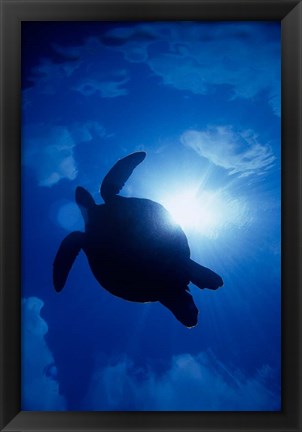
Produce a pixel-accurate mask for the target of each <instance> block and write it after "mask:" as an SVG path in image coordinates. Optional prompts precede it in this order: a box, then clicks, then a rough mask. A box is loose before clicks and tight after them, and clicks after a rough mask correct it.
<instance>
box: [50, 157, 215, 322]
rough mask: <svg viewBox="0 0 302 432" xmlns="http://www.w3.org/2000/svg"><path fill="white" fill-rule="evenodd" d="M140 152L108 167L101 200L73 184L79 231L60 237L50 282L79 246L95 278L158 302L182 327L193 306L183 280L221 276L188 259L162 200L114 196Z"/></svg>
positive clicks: (59, 284) (211, 281) (203, 281)
mask: <svg viewBox="0 0 302 432" xmlns="http://www.w3.org/2000/svg"><path fill="white" fill-rule="evenodd" d="M145 156H146V153H144V152H136V153H133V154H130V155H128V156H126V157H125V158H123V159H121V160H119V161H118V162H117V163H116V164H115V165H114V166H113V167H112V168H111V170H110V171H109V172H108V174H107V175H106V176H105V178H104V180H103V182H102V185H101V189H100V193H101V196H102V197H103V199H104V201H105V204H101V205H97V204H96V203H95V202H94V199H93V198H92V196H91V195H90V193H89V192H88V191H87V190H85V189H84V188H83V187H77V189H76V193H75V199H76V203H77V204H78V206H79V207H80V210H81V213H82V215H83V218H84V220H85V232H79V231H75V232H72V233H70V234H69V235H68V236H67V237H66V238H65V239H64V240H63V241H62V243H61V245H60V247H59V250H58V252H57V255H56V257H55V260H54V267H53V282H54V287H55V290H56V291H57V292H59V291H61V290H62V289H63V287H64V285H65V282H66V279H67V276H68V273H69V271H70V269H71V267H72V264H73V262H74V260H75V258H76V256H77V255H78V253H79V252H80V250H81V249H82V250H83V251H84V252H85V254H86V256H87V258H88V262H89V265H90V268H91V271H92V273H93V274H94V276H95V278H96V280H97V281H98V282H99V283H100V284H101V286H102V287H103V288H105V289H106V290H108V291H109V292H110V293H112V294H114V295H115V296H118V297H121V298H123V299H125V300H130V301H134V302H143V303H145V302H156V301H158V302H160V303H161V304H163V305H164V306H165V307H166V308H168V309H169V310H170V311H171V312H172V313H173V314H174V316H175V317H176V318H177V319H178V320H179V321H180V322H181V323H182V324H184V325H185V326H186V327H194V326H195V325H196V324H197V319H198V309H197V307H196V305H195V303H194V301H193V298H192V295H191V294H190V290H189V287H188V284H189V282H190V281H191V282H192V283H193V284H194V285H196V286H197V287H199V288H209V289H217V288H218V287H220V286H222V285H223V281H222V278H221V277H220V276H219V275H218V274H216V273H214V272H213V271H212V270H210V269H208V268H206V267H203V266H201V265H199V264H197V263H196V262H194V261H193V260H191V259H190V249H189V245H188V241H187V238H186V236H185V233H184V232H183V230H182V229H181V227H180V226H179V225H177V224H176V223H175V222H174V221H173V220H172V218H171V216H170V214H169V213H168V211H167V210H166V209H165V208H164V207H163V206H162V205H160V204H158V203H157V202H154V201H151V200H149V199H142V198H125V197H122V196H119V195H118V193H119V192H120V190H121V189H122V187H123V186H124V184H125V182H126V181H127V179H128V178H129V177H130V175H131V173H132V171H133V170H134V168H135V167H136V166H137V165H138V164H140V163H141V162H142V161H143V160H144V158H145Z"/></svg>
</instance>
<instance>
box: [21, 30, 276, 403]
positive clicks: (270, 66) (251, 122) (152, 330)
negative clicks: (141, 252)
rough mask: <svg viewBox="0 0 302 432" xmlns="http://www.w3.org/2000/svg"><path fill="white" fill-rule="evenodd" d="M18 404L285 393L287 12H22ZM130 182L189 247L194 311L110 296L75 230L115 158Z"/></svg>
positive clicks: (265, 398)
mask: <svg viewBox="0 0 302 432" xmlns="http://www.w3.org/2000/svg"><path fill="white" fill-rule="evenodd" d="M22 43H23V46H22V84H23V93H22V104H23V106H22V119H23V120H22V409H23V410H29V411H30V410H48V411H51V410H55V411H57V410H64V411H65V410H88V411H93V410H99V411H108V410H117V411H121V410H131V411H141V410H151V411H153V410H156V411H158V410H164V411H165V410H172V411H173V410H185V411H242V410H247V411H278V410H280V409H281V384H280V368H281V363H280V362H281V360H280V352H281V351H280V344H281V341H280V294H281V282H280V251H281V245H280V240H281V237H280V217H281V216H280V177H281V161H280V25H279V22H217V23H216V22H211V23H209V22H169V23H165V22H149V23H143V22H141V23H140V22H137V23H122V22H117V23H93V22H90V23H85V22H83V23H80V22H78V23H76V22H75V23H73V22H71V23H64V22H53V23H51V22H49V23H48V22H43V23H38V22H36V23H35V22H25V23H23V24H22ZM140 150H143V151H145V152H146V153H147V156H146V159H145V160H144V161H143V162H142V163H141V164H140V165H139V166H138V167H137V168H136V169H135V171H134V172H133V174H132V176H131V177H130V178H129V180H128V181H127V183H126V184H125V186H124V188H123V190H122V191H121V195H123V196H125V197H130V196H135V197H139V198H149V199H152V200H154V201H157V202H159V203H161V204H163V205H164V206H165V207H166V208H167V209H168V210H169V211H170V212H171V215H172V217H173V218H174V220H175V222H177V223H179V224H180V225H181V226H182V227H183V230H184V231H185V233H186V235H187V238H188V242H189V245H190V249H191V257H192V258H193V259H194V260H195V261H197V262H199V263H200V264H202V265H204V266H207V267H209V268H211V269H212V270H214V271H215V272H217V273H218V274H220V275H221V276H222V277H223V279H224V286H223V287H222V288H220V289H218V290H217V291H210V290H206V289H205V290H200V289H199V288H197V287H196V286H194V285H193V284H190V290H191V293H192V296H193V298H194V301H195V303H196V305H197V307H198V309H199V323H198V325H197V326H196V327H194V328H192V329H188V328H186V327H184V326H183V325H182V324H181V323H180V322H179V321H177V320H176V319H175V317H174V316H173V315H172V313H171V312H170V311H169V310H168V309H166V308H164V307H163V306H162V305H160V304H159V303H148V304H140V303H132V302H127V301H125V300H122V299H120V298H118V297H114V296H113V295H111V294H109V293H108V292H107V291H105V290H104V289H103V288H102V287H101V286H100V285H99V284H98V282H97V281H96V280H95V279H94V277H93V275H92V273H91V270H90V268H89V265H88V262H87V258H86V256H85V255H84V253H83V252H80V254H79V255H78V257H77V258H76V260H75V262H74V265H73V267H72V269H71V271H70V273H69V277H68V279H67V283H66V286H65V288H64V289H63V290H62V292H61V293H56V292H55V290H54V288H53V284H52V266H53V260H54V257H55V255H56V252H57V249H58V247H59V245H60V243H61V241H62V240H63V239H64V237H65V236H66V235H67V234H68V233H70V232H72V231H74V230H84V222H83V219H82V216H81V213H80V211H79V209H78V207H77V206H76V204H75V200H74V193H75V189H76V187H77V186H79V185H80V186H83V187H85V188H86V189H87V190H88V191H89V192H90V193H91V194H92V196H93V198H94V199H95V201H96V202H97V203H98V204H101V203H102V202H103V200H102V198H101V196H100V194H99V187H100V184H101V182H102V179H103V178H104V176H105V174H106V173H107V172H108V170H109V169H110V168H111V167H112V166H113V164H114V163H115V162H116V161H117V160H118V159H120V158H122V157H124V156H126V155H128V154H130V153H132V152H135V151H140Z"/></svg>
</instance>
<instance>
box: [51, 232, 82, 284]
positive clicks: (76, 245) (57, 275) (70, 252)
mask: <svg viewBox="0 0 302 432" xmlns="http://www.w3.org/2000/svg"><path fill="white" fill-rule="evenodd" d="M83 235H84V234H83V233H81V232H80V231H74V232H72V233H70V234H68V236H67V237H65V239H64V240H63V241H62V243H61V245H60V247H59V250H58V252H57V255H56V257H55V260H54V263H53V284H54V288H55V290H56V291H57V292H60V291H62V289H63V288H64V285H65V282H66V279H67V276H68V273H69V271H70V269H71V267H72V264H73V262H74V260H75V259H76V257H77V255H78V254H79V252H80V250H81V248H82V245H83Z"/></svg>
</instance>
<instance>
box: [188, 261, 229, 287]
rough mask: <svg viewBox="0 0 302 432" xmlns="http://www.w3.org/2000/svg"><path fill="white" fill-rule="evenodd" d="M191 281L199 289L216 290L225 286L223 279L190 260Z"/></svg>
mask: <svg viewBox="0 0 302 432" xmlns="http://www.w3.org/2000/svg"><path fill="white" fill-rule="evenodd" d="M189 269H190V280H191V282H192V283H193V284H194V285H196V286H197V287H198V288H201V289H202V288H209V289H212V290H215V289H217V288H219V287H221V286H222V285H223V280H222V278H221V277H220V276H219V275H218V274H217V273H215V272H213V271H212V270H210V269H208V268H207V267H203V266H202V265H200V264H197V263H196V262H195V261H193V260H190V263H189Z"/></svg>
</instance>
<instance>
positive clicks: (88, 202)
mask: <svg viewBox="0 0 302 432" xmlns="http://www.w3.org/2000/svg"><path fill="white" fill-rule="evenodd" d="M75 200H76V203H77V205H78V206H79V208H80V210H81V213H82V216H83V218H84V220H85V222H87V217H88V213H89V210H91V209H92V208H93V207H94V206H95V202H94V199H93V198H92V196H91V195H90V193H89V192H88V191H87V190H86V189H84V188H83V187H81V186H78V187H77V188H76V191H75Z"/></svg>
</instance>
